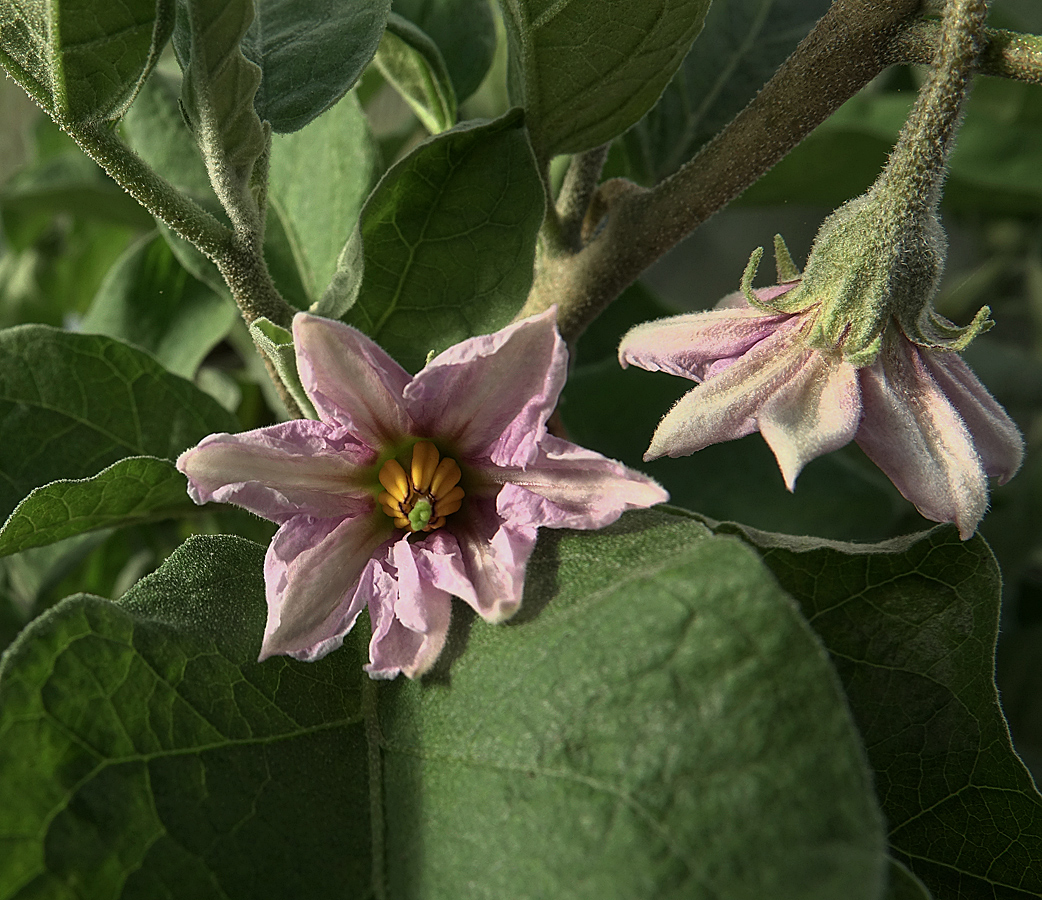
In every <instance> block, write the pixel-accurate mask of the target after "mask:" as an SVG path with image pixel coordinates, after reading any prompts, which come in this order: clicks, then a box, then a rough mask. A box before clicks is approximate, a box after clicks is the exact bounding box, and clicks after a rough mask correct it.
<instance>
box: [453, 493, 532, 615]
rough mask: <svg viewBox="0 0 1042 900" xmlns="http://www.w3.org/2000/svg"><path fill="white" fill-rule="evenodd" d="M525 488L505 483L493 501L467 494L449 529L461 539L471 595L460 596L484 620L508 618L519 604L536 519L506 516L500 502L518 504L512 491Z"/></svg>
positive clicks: (457, 538)
mask: <svg viewBox="0 0 1042 900" xmlns="http://www.w3.org/2000/svg"><path fill="white" fill-rule="evenodd" d="M522 491H524V488H519V487H515V486H514V485H512V484H508V485H504V487H503V488H502V489H501V490H500V491H499V494H498V495H497V498H496V500H495V501H492V500H488V499H477V498H473V499H471V500H470V501H469V502H468V503H467V505H466V507H465V508H464V509H465V511H464V510H461V511H460V513H459V514H458V516H459V518H458V519H455V520H454V521H453V523H452V533H453V535H454V536H455V538H456V541H457V542H458V544H459V549H460V555H461V557H462V559H463V567H464V569H465V571H466V575H467V580H468V581H469V582H470V583H471V584H472V585H473V587H474V596H473V597H462V598H461V599H463V600H465V601H466V602H467V603H468V604H469V605H470V606H471V607H472V608H473V609H474V611H475V612H476V613H477V614H478V615H479V616H481V618H483V619H484V620H485V621H486V622H493V623H494V622H502V621H503V620H505V619H509V618H510V617H511V616H512V615H513V614H514V613H515V612H517V608H518V607H519V606H520V605H521V595H522V592H523V590H524V586H525V565H526V564H527V563H528V558H529V557H530V556H531V555H532V550H533V549H534V548H535V539H536V532H537V530H538V528H537V527H536V526H535V525H532V524H529V523H525V522H522V523H520V524H515V523H513V522H509V521H506V520H505V519H504V517H503V515H501V514H500V512H499V508H500V507H501V508H503V509H504V510H507V511H509V510H510V508H511V507H512V506H516V505H517V503H518V501H517V499H516V496H515V495H516V494H517V493H518V492H522Z"/></svg>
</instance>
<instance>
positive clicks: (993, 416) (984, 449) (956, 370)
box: [922, 351, 1024, 484]
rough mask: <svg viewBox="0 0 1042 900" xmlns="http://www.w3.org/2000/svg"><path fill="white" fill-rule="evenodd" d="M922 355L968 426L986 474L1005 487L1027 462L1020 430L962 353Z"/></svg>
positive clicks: (923, 353)
mask: <svg viewBox="0 0 1042 900" xmlns="http://www.w3.org/2000/svg"><path fill="white" fill-rule="evenodd" d="M922 356H923V360H924V361H925V363H926V366H927V368H928V369H929V370H930V373H931V374H932V375H933V377H934V380H935V381H936V382H937V384H938V386H939V387H940V388H941V390H942V391H944V393H945V395H946V396H947V397H948V400H949V401H950V402H951V404H952V406H954V407H955V410H956V412H958V414H959V415H960V416H962V420H963V422H965V423H966V427H967V428H968V429H969V431H970V436H971V437H972V438H973V446H974V447H975V448H976V450H977V452H978V453H979V454H980V457H981V461H982V462H983V464H984V471H985V472H987V473H988V474H989V475H997V476H998V478H999V484H1005V483H1006V482H1007V481H1009V480H1010V479H1011V478H1012V477H1013V476H1014V475H1015V474H1016V473H1017V469H1019V468H1020V464H1021V462H1022V461H1023V459H1024V438H1023V437H1021V434H1020V429H1019V428H1017V426H1016V424H1015V423H1014V422H1013V420H1012V419H1011V418H1010V417H1009V414H1008V413H1007V412H1006V410H1004V409H1003V408H1002V406H1001V405H1000V404H999V402H998V401H997V400H996V399H995V398H994V397H992V396H991V394H990V393H988V389H987V388H986V387H985V386H984V385H983V384H981V382H980V379H979V378H977V376H976V375H974V374H973V370H972V369H971V368H970V367H969V366H968V365H966V363H965V361H964V360H963V359H962V357H961V356H959V354H958V353H945V352H929V351H925V352H922Z"/></svg>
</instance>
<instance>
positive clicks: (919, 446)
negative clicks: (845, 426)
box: [856, 338, 988, 540]
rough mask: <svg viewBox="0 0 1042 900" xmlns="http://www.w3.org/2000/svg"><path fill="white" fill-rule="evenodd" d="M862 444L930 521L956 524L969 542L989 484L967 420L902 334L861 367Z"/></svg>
mask: <svg viewBox="0 0 1042 900" xmlns="http://www.w3.org/2000/svg"><path fill="white" fill-rule="evenodd" d="M859 374H860V380H861V398H862V405H863V409H864V416H863V418H862V420H861V427H860V428H859V429H858V433H857V438H856V440H857V442H858V444H859V445H860V446H861V448H862V449H863V450H864V451H865V453H866V454H867V455H868V457H869V458H870V459H871V460H872V461H873V462H874V463H875V464H876V465H877V466H879V468H880V469H882V470H883V472H885V473H886V475H887V477H888V478H889V479H890V480H891V481H892V482H893V483H894V486H895V487H896V488H897V489H898V490H899V491H900V492H901V493H902V494H903V495H904V496H905V497H906V498H907V499H908V500H910V501H911V502H912V503H914V504H915V506H916V508H917V509H918V510H919V512H920V513H922V514H923V515H924V516H925V517H926V518H927V519H932V520H933V521H935V522H954V523H955V524H956V525H957V526H958V528H959V534H960V536H961V537H962V539H963V540H966V539H967V538H969V537H970V536H971V535H972V534H973V532H974V531H975V530H976V528H977V523H978V522H979V521H980V520H981V517H982V516H983V515H984V512H985V510H986V509H987V508H988V483H987V477H986V476H985V474H984V468H983V466H982V465H981V460H980V457H979V456H978V455H977V452H976V450H975V449H974V447H973V440H972V439H971V437H970V433H969V431H968V430H967V428H966V425H965V424H964V423H963V421H962V418H961V417H960V416H959V414H958V413H957V412H956V410H955V408H954V407H953V406H952V404H951V403H949V402H948V399H947V397H945V395H944V392H943V391H942V390H941V389H940V387H939V386H938V384H937V382H936V381H934V379H933V377H932V376H931V375H930V372H929V370H928V369H927V368H926V366H925V364H924V363H923V360H922V357H921V355H920V353H919V351H918V350H917V349H916V348H915V347H914V345H912V344H911V343H910V342H909V341H907V340H905V339H903V338H901V339H898V340H897V341H895V342H894V343H893V344H892V345H890V346H889V347H885V348H884V351H883V353H882V354H880V356H879V358H878V359H877V360H876V362H875V363H873V364H872V365H871V366H869V367H867V368H864V369H861V370H860V373H859Z"/></svg>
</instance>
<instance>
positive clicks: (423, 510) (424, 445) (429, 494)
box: [377, 441, 464, 531]
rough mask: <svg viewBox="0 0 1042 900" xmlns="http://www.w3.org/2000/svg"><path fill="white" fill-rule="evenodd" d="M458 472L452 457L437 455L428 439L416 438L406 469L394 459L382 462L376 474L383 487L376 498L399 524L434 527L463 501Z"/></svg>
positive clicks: (410, 528) (424, 528)
mask: <svg viewBox="0 0 1042 900" xmlns="http://www.w3.org/2000/svg"><path fill="white" fill-rule="evenodd" d="M462 474H463V473H462V472H461V471H460V467H459V465H458V464H457V462H456V460H454V459H451V458H450V457H448V456H446V457H441V456H440V455H439V454H438V448H437V447H435V446H434V444H432V443H431V442H430V441H418V442H417V443H415V444H414V445H413V447H412V459H411V460H409V468H408V470H406V468H405V466H403V465H402V464H401V463H400V462H398V460H397V459H389V460H387V462H385V463H384V464H383V466H382V467H381V469H380V474H379V476H378V477H379V479H380V484H382V485H383V486H384V491H383V492H382V493H381V494H380V496H379V497H378V498H377V500H379V502H380V506H381V507H382V509H383V511H384V512H385V513H387V515H389V516H390V517H391V518H392V519H394V524H395V525H397V526H398V527H399V528H404V529H407V530H408V531H434V529H435V528H441V526H442V525H444V524H445V517H446V516H450V515H452V514H453V513H454V512H456V511H457V510H458V509H459V508H460V506H462V505H463V496H464V495H463V488H461V487H460V486H459V480H460V478H461V477H462Z"/></svg>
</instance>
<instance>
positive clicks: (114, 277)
mask: <svg viewBox="0 0 1042 900" xmlns="http://www.w3.org/2000/svg"><path fill="white" fill-rule="evenodd" d="M236 318H237V314H236V311H235V306H234V305H233V304H232V303H230V302H229V301H228V300H227V299H226V298H224V297H220V296H218V295H217V294H215V293H214V292H213V291H212V290H210V288H209V287H207V286H206V285H205V284H203V283H202V282H201V281H199V280H198V279H196V278H194V277H192V276H191V275H190V274H188V272H186V271H185V270H184V268H183V267H182V266H181V265H180V263H178V261H177V260H176V259H175V258H174V255H173V252H172V251H171V250H170V246H169V244H167V242H166V241H164V240H163V238H162V237H160V236H159V235H158V234H156V233H155V232H153V233H152V234H151V235H146V236H145V237H144V238H142V239H141V240H140V241H138V242H137V243H136V244H134V245H133V246H132V247H131V248H130V249H128V250H127V252H126V253H124V254H123V256H122V257H121V258H120V259H119V261H118V262H117V263H116V265H115V266H113V267H112V268H111V269H110V270H109V273H108V275H107V276H106V278H105V281H104V282H103V283H102V285H101V287H100V288H99V289H98V293H97V295H96V296H95V298H94V303H93V304H92V305H91V308H90V309H89V310H88V311H87V315H86V316H85V317H84V319H83V323H82V325H81V330H82V331H84V332H86V333H88V334H105V335H108V336H109V337H113V338H117V339H119V340H122V341H126V342H127V343H130V344H135V345H136V346H138V347H141V348H142V349H145V350H148V351H149V352H150V353H152V354H153V355H154V356H155V357H156V359H158V360H159V361H160V362H161V363H162V364H163V365H164V366H165V367H166V368H167V369H168V370H170V371H171V372H173V373H174V374H175V375H181V376H182V377H184V378H193V377H194V376H195V373H196V370H197V369H198V368H199V364H200V363H201V362H202V361H203V359H204V357H205V356H206V354H207V353H209V352H210V350H212V349H213V347H214V345H215V344H217V343H218V342H219V341H220V340H221V339H222V338H223V337H224V336H225V335H226V334H227V333H228V331H229V329H230V328H231V327H232V325H233V324H234V323H235V321H236Z"/></svg>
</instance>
